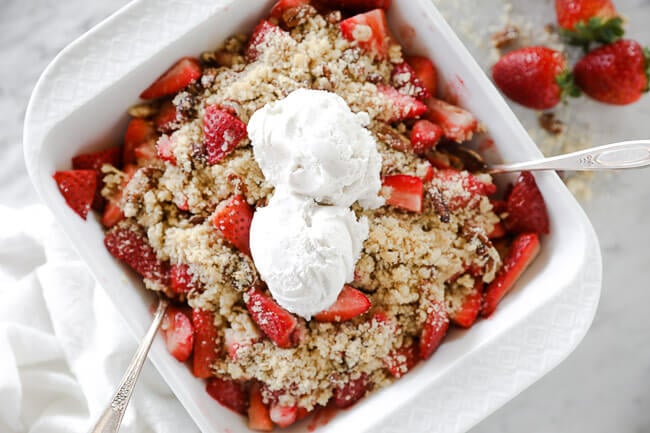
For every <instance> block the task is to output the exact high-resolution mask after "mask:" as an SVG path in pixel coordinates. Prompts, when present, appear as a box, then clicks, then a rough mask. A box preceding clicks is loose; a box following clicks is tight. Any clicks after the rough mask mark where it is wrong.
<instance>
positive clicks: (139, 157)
mask: <svg viewBox="0 0 650 433" xmlns="http://www.w3.org/2000/svg"><path fill="white" fill-rule="evenodd" d="M133 153H134V154H135V161H136V162H137V164H138V165H139V166H143V165H146V164H147V163H149V162H150V161H153V160H154V159H157V158H158V149H156V141H155V140H154V139H152V140H149V141H145V142H144V143H140V144H138V145H137V146H136V147H135V149H133Z"/></svg>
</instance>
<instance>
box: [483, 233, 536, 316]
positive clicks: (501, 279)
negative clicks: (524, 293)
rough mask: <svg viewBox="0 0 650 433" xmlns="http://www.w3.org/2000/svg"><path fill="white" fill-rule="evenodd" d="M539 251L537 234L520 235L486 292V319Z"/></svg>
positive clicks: (484, 314)
mask: <svg viewBox="0 0 650 433" xmlns="http://www.w3.org/2000/svg"><path fill="white" fill-rule="evenodd" d="M539 250H540V244H539V237H538V236H537V234H535V233H523V234H520V235H518V236H517V237H516V238H515V239H514V240H513V241H512V245H511V247H510V252H509V253H508V256H507V257H506V258H505V260H504V261H503V267H502V268H501V269H500V270H499V272H498V273H497V276H496V278H495V279H494V281H492V282H491V283H490V284H489V285H488V287H487V289H486V290H485V296H484V297H483V308H482V310H481V314H482V315H483V316H484V317H489V316H490V315H491V314H492V313H493V312H494V310H495V309H496V308H497V305H498V304H499V302H500V301H501V299H502V298H503V297H504V296H505V295H506V293H508V292H509V291H510V289H512V287H513V286H514V285H515V283H516V282H517V280H518V279H519V277H520V276H521V275H522V274H523V273H524V271H525V270H526V268H528V266H529V265H530V264H531V263H532V262H533V260H535V257H537V254H539Z"/></svg>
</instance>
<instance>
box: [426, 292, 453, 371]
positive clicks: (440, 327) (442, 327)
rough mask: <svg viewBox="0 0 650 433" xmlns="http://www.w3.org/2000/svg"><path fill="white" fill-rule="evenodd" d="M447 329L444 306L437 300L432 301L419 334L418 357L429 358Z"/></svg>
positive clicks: (447, 320)
mask: <svg viewBox="0 0 650 433" xmlns="http://www.w3.org/2000/svg"><path fill="white" fill-rule="evenodd" d="M447 329H449V318H448V317H447V311H446V310H445V307H444V306H443V305H442V304H440V303H439V302H435V301H434V302H433V303H432V304H431V307H430V308H429V311H428V315H427V320H426V321H425V322H424V328H422V334H421V335H420V346H419V349H420V358H421V359H429V358H430V357H431V355H433V353H434V352H435V351H436V349H437V348H438V346H440V343H442V340H443V338H445V335H447Z"/></svg>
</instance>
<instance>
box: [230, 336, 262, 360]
mask: <svg viewBox="0 0 650 433" xmlns="http://www.w3.org/2000/svg"><path fill="white" fill-rule="evenodd" d="M223 340H224V345H225V346H226V352H227V353H228V356H229V357H230V359H232V360H233V361H236V360H237V359H238V357H239V351H240V350H241V349H243V348H245V347H250V346H252V345H253V343H255V342H256V341H257V338H255V339H252V338H250V336H246V335H243V334H242V333H241V332H237V331H236V330H234V329H232V328H226V329H225V330H224V337H223Z"/></svg>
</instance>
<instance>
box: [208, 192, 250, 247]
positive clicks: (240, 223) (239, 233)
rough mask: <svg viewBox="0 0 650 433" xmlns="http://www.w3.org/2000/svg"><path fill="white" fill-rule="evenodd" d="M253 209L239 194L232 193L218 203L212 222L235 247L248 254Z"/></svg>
mask: <svg viewBox="0 0 650 433" xmlns="http://www.w3.org/2000/svg"><path fill="white" fill-rule="evenodd" d="M252 221H253V209H252V208H251V207H250V206H249V204H248V203H246V199H245V198H244V197H243V196H241V195H234V196H232V197H230V198H229V199H228V200H226V201H223V202H221V203H219V206H217V209H216V210H215V213H214V216H213V218H212V223H213V224H214V226H215V227H216V228H217V229H218V230H219V231H220V232H221V234H222V235H223V237H224V238H225V239H226V240H227V241H228V242H230V243H231V244H233V246H234V247H235V248H237V249H238V250H239V251H241V252H242V253H244V254H248V255H249V256H250V254H251V249H250V231H251V222H252Z"/></svg>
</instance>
